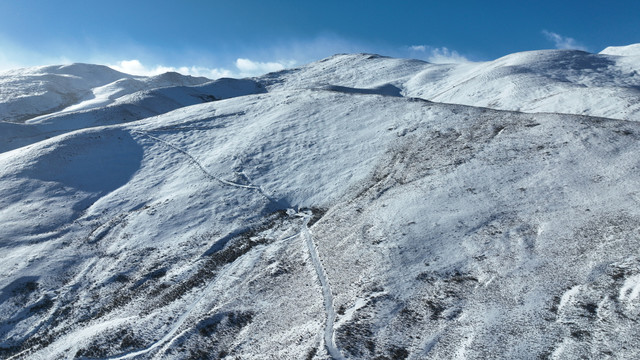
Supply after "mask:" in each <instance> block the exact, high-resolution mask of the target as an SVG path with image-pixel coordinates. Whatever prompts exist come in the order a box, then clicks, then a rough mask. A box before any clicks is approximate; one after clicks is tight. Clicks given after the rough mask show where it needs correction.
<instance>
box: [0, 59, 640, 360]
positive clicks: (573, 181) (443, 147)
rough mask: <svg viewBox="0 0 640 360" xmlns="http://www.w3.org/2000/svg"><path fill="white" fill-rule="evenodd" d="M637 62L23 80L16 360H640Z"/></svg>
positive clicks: (12, 196) (5, 229)
mask: <svg viewBox="0 0 640 360" xmlns="http://www.w3.org/2000/svg"><path fill="white" fill-rule="evenodd" d="M629 49H632V47H629ZM627 53H628V52H627V51H626V50H625V51H613V50H611V51H603V53H602V54H588V53H584V52H575V51H556V50H554V51H536V52H527V53H520V54H513V55H509V56H506V57H503V58H501V59H498V60H495V61H492V62H487V63H468V64H455V65H454V64H452V65H435V64H428V63H425V62H421V61H417V60H404V59H392V58H386V57H381V56H377V55H369V54H355V55H337V56H334V57H331V58H328V59H325V60H322V61H319V62H316V63H312V64H309V65H307V66H304V67H301V68H297V69H290V70H285V71H282V72H278V73H272V74H267V75H265V76H262V77H258V78H253V79H242V80H234V79H220V80H217V81H209V80H206V79H196V78H190V77H183V76H180V75H178V74H168V75H165V76H160V77H156V78H144V77H133V76H129V75H126V74H122V73H117V72H114V71H113V70H111V69H108V68H104V67H99V66H94V65H71V66H67V67H58V66H56V67H42V68H36V69H33V68H32V69H23V70H15V71H11V72H5V73H3V74H2V80H1V81H2V82H1V83H0V89H1V90H0V93H1V94H2V104H0V117H1V118H2V119H4V120H5V121H3V122H0V148H1V149H0V150H1V151H2V152H0V169H2V170H1V171H0V225H1V226H0V247H1V254H2V256H1V261H0V269H1V271H0V357H1V358H12V359H21V358H25V359H27V358H28V359H32V358H33V359H58V358H60V359H67V358H69V359H73V358H85V359H95V358H100V359H127V358H139V359H147V358H171V359H174V358H177V359H189V358H228V359H235V358H241V359H268V358H272V359H326V358H336V359H340V358H347V359H370V358H380V359H385V358H386V359H424V358H433V359H442V358H474V359H485V358H503V359H513V358H553V359H565V358H567V359H568V358H636V357H638V356H639V355H640V351H639V350H638V349H639V348H640V347H639V346H638V345H639V343H638V340H637V339H638V335H640V328H639V327H638V326H637V324H638V321H639V320H640V254H639V253H638V250H637V249H638V245H639V244H640V236H639V235H638V234H639V233H640V231H639V229H640V210H639V209H640V207H639V206H638V205H639V203H640V177H639V176H638V175H640V161H639V160H638V156H637V154H638V151H640V141H638V140H640V123H638V122H637V120H638V117H639V116H640V114H639V113H638V101H637V100H638V94H639V89H640V87H639V86H640V75H638V74H637V71H638V69H639V68H640V60H639V58H638V57H637V56H635V55H633V54H627ZM65 69H67V70H65ZM39 74H43V75H42V77H41V80H38V77H39V76H40V75H39ZM61 94H62V95H61ZM21 99H22V100H21ZM516 110H517V111H516ZM584 114H586V115H584ZM587 115H589V116H587ZM595 116H599V117H595Z"/></svg>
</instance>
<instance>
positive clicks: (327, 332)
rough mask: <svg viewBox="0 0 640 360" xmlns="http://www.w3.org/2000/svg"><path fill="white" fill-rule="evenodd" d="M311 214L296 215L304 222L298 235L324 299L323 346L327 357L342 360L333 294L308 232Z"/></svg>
mask: <svg viewBox="0 0 640 360" xmlns="http://www.w3.org/2000/svg"><path fill="white" fill-rule="evenodd" d="M312 215H313V214H311V213H297V214H296V216H300V217H302V218H303V220H304V222H303V224H302V230H301V231H300V235H301V236H302V238H303V239H304V241H305V243H306V244H307V249H308V250H309V255H310V257H311V262H312V263H313V267H314V268H315V269H316V274H317V275H318V280H320V285H321V287H322V295H323V297H324V311H325V313H326V315H327V322H326V323H325V329H324V344H325V346H326V348H327V352H329V355H330V356H331V357H332V358H333V359H335V360H342V359H344V358H345V357H344V356H343V355H342V353H341V352H340V350H339V349H338V347H337V346H336V343H335V340H334V332H333V325H334V323H335V320H336V312H335V310H334V307H333V294H332V293H331V287H330V286H329V280H328V279H327V274H326V272H325V270H324V266H322V263H321V262H320V257H319V256H318V251H317V250H316V246H315V243H314V242H313V237H312V236H311V230H309V221H311V216H312Z"/></svg>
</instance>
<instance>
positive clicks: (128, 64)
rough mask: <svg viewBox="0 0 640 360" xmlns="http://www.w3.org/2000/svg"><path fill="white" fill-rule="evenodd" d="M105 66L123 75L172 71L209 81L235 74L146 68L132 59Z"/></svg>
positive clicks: (185, 68)
mask: <svg viewBox="0 0 640 360" xmlns="http://www.w3.org/2000/svg"><path fill="white" fill-rule="evenodd" d="M107 66H109V67H111V68H112V69H115V70H118V71H121V72H123V73H127V74H131V75H142V76H153V75H159V74H164V73H166V72H170V71H174V72H178V73H181V74H183V75H192V76H204V77H208V78H210V79H217V78H221V77H232V76H234V75H235V74H234V73H233V72H232V71H230V70H227V69H221V68H207V67H203V66H181V67H174V66H165V65H155V66H147V65H143V64H142V62H140V60H137V59H132V60H122V61H118V62H117V63H116V64H107Z"/></svg>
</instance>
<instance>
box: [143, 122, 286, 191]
mask: <svg viewBox="0 0 640 360" xmlns="http://www.w3.org/2000/svg"><path fill="white" fill-rule="evenodd" d="M132 132H133V133H136V134H139V135H142V136H146V137H148V138H149V139H151V140H154V141H156V142H158V143H161V144H164V145H166V146H168V147H170V148H172V149H174V150H176V151H178V152H180V153H182V154H184V155H186V156H187V158H189V160H191V162H192V163H193V164H194V165H196V166H197V167H198V168H199V169H200V171H202V172H203V173H204V174H205V175H206V177H208V178H209V179H210V180H213V181H217V182H219V183H221V184H223V185H228V186H233V187H238V188H243V189H249V190H255V191H257V192H258V193H260V195H262V196H263V197H265V198H266V199H267V200H268V201H269V202H270V203H277V202H276V201H275V200H274V199H273V198H272V197H271V196H269V195H268V194H267V193H266V192H264V190H262V188H261V187H260V186H255V185H244V184H238V183H235V182H233V181H229V180H225V179H223V178H220V177H218V176H215V175H213V174H211V173H210V172H209V171H207V169H205V167H204V166H203V165H202V163H201V162H200V161H198V159H196V158H195V157H194V156H193V155H191V154H190V153H189V152H188V151H186V150H184V149H182V148H181V147H178V146H176V145H173V144H172V143H170V142H168V141H166V140H162V139H160V138H159V137H155V136H153V135H151V134H149V133H147V132H145V131H140V130H132ZM243 175H244V173H243ZM245 178H246V175H245Z"/></svg>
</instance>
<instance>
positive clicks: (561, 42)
mask: <svg viewBox="0 0 640 360" xmlns="http://www.w3.org/2000/svg"><path fill="white" fill-rule="evenodd" d="M542 33H543V34H544V36H546V37H547V39H549V40H550V41H553V43H554V44H555V46H556V49H571V50H582V51H587V48H586V47H585V46H583V45H581V44H579V43H578V42H577V41H576V40H575V39H573V38H570V37H566V36H562V35H560V34H557V33H554V32H551V31H547V30H542Z"/></svg>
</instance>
